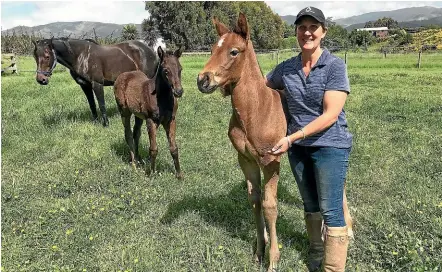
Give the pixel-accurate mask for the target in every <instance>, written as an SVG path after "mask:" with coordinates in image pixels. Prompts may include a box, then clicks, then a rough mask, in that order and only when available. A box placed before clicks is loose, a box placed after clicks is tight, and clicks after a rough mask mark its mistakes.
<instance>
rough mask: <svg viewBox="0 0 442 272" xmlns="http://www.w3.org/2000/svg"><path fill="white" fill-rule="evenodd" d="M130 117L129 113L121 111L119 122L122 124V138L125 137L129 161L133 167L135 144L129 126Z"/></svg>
mask: <svg viewBox="0 0 442 272" xmlns="http://www.w3.org/2000/svg"><path fill="white" fill-rule="evenodd" d="M130 117H131V114H130V113H121V122H123V126H124V138H125V139H126V143H127V145H128V146H129V152H130V162H131V163H132V166H133V167H135V153H134V152H135V146H134V137H133V134H132V129H131V128H130Z"/></svg>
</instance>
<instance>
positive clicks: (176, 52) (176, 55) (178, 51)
mask: <svg viewBox="0 0 442 272" xmlns="http://www.w3.org/2000/svg"><path fill="white" fill-rule="evenodd" d="M183 51H184V45H181V46H180V48H178V49H177V50H175V52H173V54H174V55H175V57H177V58H179V57H181V54H183Z"/></svg>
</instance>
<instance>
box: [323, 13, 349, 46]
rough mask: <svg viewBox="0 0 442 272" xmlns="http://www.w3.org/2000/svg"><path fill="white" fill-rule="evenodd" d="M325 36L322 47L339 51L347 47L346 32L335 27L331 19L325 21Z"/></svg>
mask: <svg viewBox="0 0 442 272" xmlns="http://www.w3.org/2000/svg"><path fill="white" fill-rule="evenodd" d="M326 23H327V35H325V38H324V40H323V45H324V47H326V48H328V49H331V50H340V49H343V48H346V47H347V45H348V32H347V30H346V29H345V28H343V27H342V26H340V25H337V24H336V23H335V22H334V21H333V18H332V17H328V18H327V19H326Z"/></svg>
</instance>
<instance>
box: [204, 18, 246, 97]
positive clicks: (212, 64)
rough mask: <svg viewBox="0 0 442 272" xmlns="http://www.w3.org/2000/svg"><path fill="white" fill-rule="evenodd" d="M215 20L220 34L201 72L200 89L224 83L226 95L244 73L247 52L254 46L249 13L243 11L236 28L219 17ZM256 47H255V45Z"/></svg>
mask: <svg viewBox="0 0 442 272" xmlns="http://www.w3.org/2000/svg"><path fill="white" fill-rule="evenodd" d="M213 23H214V25H215V28H216V32H218V36H219V37H220V38H219V40H218V42H216V43H215V44H214V45H213V46H212V55H211V57H210V59H209V60H208V62H207V63H206V65H205V66H204V68H203V70H202V71H201V72H200V73H199V74H198V77H197V85H198V89H199V90H200V91H201V92H203V93H211V92H213V91H214V90H215V89H216V88H217V87H220V88H221V90H222V92H223V94H224V95H228V94H229V90H231V87H232V86H234V85H235V84H236V83H237V82H238V80H239V79H240V77H241V74H242V71H243V69H244V68H246V69H247V67H244V65H245V63H246V61H245V60H246V59H247V56H246V54H245V53H246V52H247V50H248V48H249V47H251V46H252V45H251V42H250V32H249V27H248V24H247V19H246V16H245V15H244V14H243V13H240V14H239V17H238V21H237V23H236V26H235V28H234V30H233V31H231V30H229V29H228V28H227V27H226V26H225V25H224V24H222V23H220V22H219V21H218V19H217V18H214V19H213ZM251 48H252V50H253V47H251Z"/></svg>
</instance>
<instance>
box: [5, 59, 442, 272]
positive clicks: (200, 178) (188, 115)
mask: <svg viewBox="0 0 442 272" xmlns="http://www.w3.org/2000/svg"><path fill="white" fill-rule="evenodd" d="M292 54H293V53H292ZM289 56H290V53H284V54H281V55H280V60H283V59H285V58H288V57H289ZM340 56H341V55H340ZM207 58H208V57H207V56H200V57H196V56H193V57H191V56H183V57H182V65H183V75H182V76H183V87H184V92H185V93H184V95H183V97H182V98H180V100H179V101H180V102H179V103H180V104H179V110H178V116H177V123H178V129H177V143H178V146H179V148H180V149H179V151H180V161H181V165H182V169H183V172H184V174H185V179H184V180H183V181H178V180H176V179H175V177H174V168H173V162H172V158H171V156H170V154H169V150H168V146H167V140H166V137H165V134H164V130H163V129H160V132H159V134H158V135H159V136H158V142H159V154H158V159H157V168H158V173H156V174H153V175H152V176H150V177H147V176H145V175H144V171H143V170H142V169H137V170H134V169H132V168H131V166H130V165H129V164H128V157H129V153H128V152H129V151H128V148H127V146H126V143H125V141H124V133H123V126H122V124H121V121H120V117H119V114H118V111H117V109H116V105H115V102H114V97H113V91H112V88H111V87H106V88H105V92H106V102H107V109H108V113H109V117H110V127H109V128H103V127H102V126H101V124H95V123H92V122H90V118H91V114H90V111H89V107H88V105H87V102H86V98H85V96H84V94H83V92H82V91H81V89H80V88H79V86H78V85H77V84H75V83H74V81H73V80H72V79H71V78H70V76H69V73H68V72H67V71H64V70H62V69H60V68H61V67H58V66H57V69H60V71H58V72H56V73H54V75H53V76H52V78H51V80H50V83H49V85H48V86H40V85H38V84H37V83H36V81H35V74H33V73H25V72H23V73H20V74H19V75H5V76H3V77H2V83H1V90H2V102H1V103H2V104H1V106H2V109H1V113H2V127H1V133H2V134H1V136H2V149H1V151H2V181H1V189H2V193H1V197H2V198H1V201H2V209H1V215H2V240H1V242H2V245H1V247H2V248H1V250H2V251H1V253H2V264H1V265H2V268H3V271H84V270H85V271H256V270H257V269H258V267H257V266H256V265H255V264H254V262H253V260H252V250H253V249H252V248H253V243H254V237H255V227H254V223H253V217H252V213H251V209H250V207H249V204H248V201H247V195H246V188H245V185H244V183H243V176H242V173H241V171H240V169H239V166H238V164H237V161H236V152H235V150H234V149H233V147H232V145H231V143H230V142H229V140H228V137H227V127H228V121H229V118H230V113H231V106H230V100H229V99H228V98H226V99H223V98H222V97H221V95H220V94H219V93H216V94H212V95H204V94H202V93H200V92H199V91H198V90H197V88H196V82H195V81H196V75H197V74H198V72H199V71H200V70H201V69H202V67H203V66H204V63H205V61H206V60H207ZM441 60H442V55H440V54H435V55H429V54H424V55H423V60H422V68H421V69H416V68H415V64H416V63H417V55H388V56H387V59H383V55H382V54H373V53H371V54H367V55H363V54H356V53H352V54H349V56H348V71H349V78H350V83H351V95H350V96H349V97H348V101H347V104H346V107H345V108H346V113H347V116H348V122H349V127H350V131H351V132H352V133H353V135H354V146H353V151H352V154H351V158H350V168H349V173H348V185H347V190H348V192H347V194H348V200H349V205H350V211H351V213H352V216H353V217H354V220H355V235H356V237H355V240H354V242H353V243H352V244H351V246H350V249H349V257H348V262H347V271H440V269H442V265H441V261H440V257H441V256H442V219H441V218H442V123H441V120H442V93H441V92H442V91H441V87H440V86H441V85H440V84H441V82H442V61H441ZM19 61H20V62H19V68H20V69H25V68H21V67H27V68H26V70H35V62H34V60H33V59H32V58H31V57H21V58H19ZM259 61H260V64H261V67H262V70H263V72H264V73H267V72H269V71H270V69H272V68H273V67H274V65H275V64H276V59H272V58H271V56H270V55H260V56H259ZM147 148H148V139H147V133H146V131H145V129H144V130H143V134H142V146H141V150H142V152H141V154H142V156H143V157H146V156H147ZM278 189H279V190H278V199H279V206H278V208H279V216H278V221H277V230H278V236H279V243H280V244H281V246H282V248H281V262H280V268H281V269H280V271H303V269H304V266H305V265H304V261H305V257H306V252H307V236H306V233H305V227H304V222H303V216H302V214H303V211H302V205H301V200H300V196H299V193H298V190H297V188H296V184H295V181H294V178H293V176H292V174H291V172H290V168H289V165H288V162H287V157H286V156H284V158H283V160H282V171H281V179H280V184H279V188H278Z"/></svg>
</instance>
